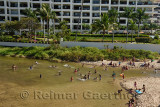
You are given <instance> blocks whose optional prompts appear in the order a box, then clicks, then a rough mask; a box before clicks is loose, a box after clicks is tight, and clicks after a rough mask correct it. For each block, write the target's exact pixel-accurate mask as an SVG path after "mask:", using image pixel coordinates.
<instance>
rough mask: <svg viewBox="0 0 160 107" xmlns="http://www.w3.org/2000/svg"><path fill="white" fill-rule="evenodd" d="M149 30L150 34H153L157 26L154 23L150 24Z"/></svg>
mask: <svg viewBox="0 0 160 107" xmlns="http://www.w3.org/2000/svg"><path fill="white" fill-rule="evenodd" d="M149 28H150V29H151V34H153V30H155V29H157V28H158V26H157V25H156V24H155V23H151V24H150V25H149Z"/></svg>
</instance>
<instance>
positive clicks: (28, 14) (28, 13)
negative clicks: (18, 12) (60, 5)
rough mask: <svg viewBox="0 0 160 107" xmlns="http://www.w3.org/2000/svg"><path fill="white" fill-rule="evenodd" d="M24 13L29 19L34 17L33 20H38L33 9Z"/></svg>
mask: <svg viewBox="0 0 160 107" xmlns="http://www.w3.org/2000/svg"><path fill="white" fill-rule="evenodd" d="M24 13H25V15H26V16H27V17H32V18H35V19H37V16H36V11H33V10H32V9H31V8H26V9H25V11H24Z"/></svg>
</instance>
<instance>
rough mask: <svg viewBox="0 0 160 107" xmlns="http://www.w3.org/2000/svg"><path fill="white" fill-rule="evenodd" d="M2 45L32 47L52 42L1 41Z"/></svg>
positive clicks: (45, 45) (43, 45)
mask: <svg viewBox="0 0 160 107" xmlns="http://www.w3.org/2000/svg"><path fill="white" fill-rule="evenodd" d="M0 46H13V47H32V46H41V47H47V46H50V44H39V43H17V42H0Z"/></svg>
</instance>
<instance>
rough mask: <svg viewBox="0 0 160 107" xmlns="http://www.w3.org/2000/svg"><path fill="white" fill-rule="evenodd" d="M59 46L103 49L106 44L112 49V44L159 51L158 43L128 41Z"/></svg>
mask: <svg viewBox="0 0 160 107" xmlns="http://www.w3.org/2000/svg"><path fill="white" fill-rule="evenodd" d="M60 45H61V46H63V47H65V46H67V47H74V46H81V47H97V48H99V49H105V48H106V46H107V45H108V48H110V49H113V47H114V46H118V47H123V48H124V49H143V50H150V51H153V52H158V53H160V45H157V44H130V43H127V44H126V43H98V42H65V41H63V42H61V43H60Z"/></svg>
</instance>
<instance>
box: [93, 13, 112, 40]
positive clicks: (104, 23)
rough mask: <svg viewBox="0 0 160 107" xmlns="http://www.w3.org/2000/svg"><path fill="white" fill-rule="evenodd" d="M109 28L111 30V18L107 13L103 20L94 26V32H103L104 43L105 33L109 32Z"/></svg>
mask: <svg viewBox="0 0 160 107" xmlns="http://www.w3.org/2000/svg"><path fill="white" fill-rule="evenodd" d="M108 28H109V17H108V14H107V13H104V14H103V15H101V19H96V20H95V22H94V23H93V24H92V31H93V32H99V31H101V30H103V41H104V35H105V31H106V30H108Z"/></svg>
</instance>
